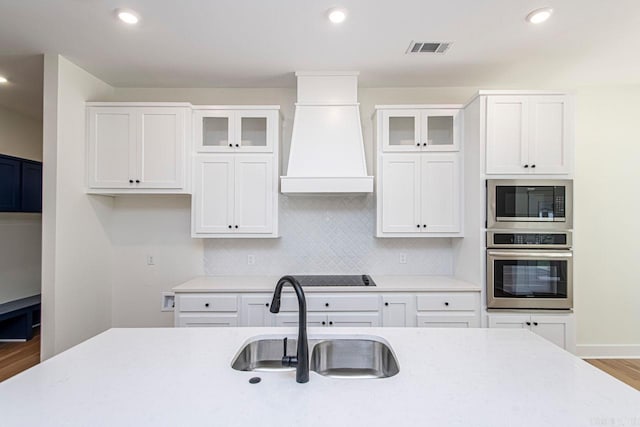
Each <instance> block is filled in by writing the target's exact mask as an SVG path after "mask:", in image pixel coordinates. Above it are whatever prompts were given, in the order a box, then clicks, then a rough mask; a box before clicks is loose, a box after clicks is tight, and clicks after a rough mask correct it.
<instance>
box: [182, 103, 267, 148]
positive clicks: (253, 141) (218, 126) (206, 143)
mask: <svg viewBox="0 0 640 427" xmlns="http://www.w3.org/2000/svg"><path fill="white" fill-rule="evenodd" d="M193 120H194V124H193V129H194V138H195V145H196V151H198V152H217V153H238V152H239V153H241V152H247V153H271V152H273V147H274V144H275V143H276V142H277V138H278V132H277V126H278V110H277V107H270V106H256V107H251V108H249V107H241V108H238V107H231V106H220V107H217V106H216V107H197V108H195V109H194V113H193Z"/></svg>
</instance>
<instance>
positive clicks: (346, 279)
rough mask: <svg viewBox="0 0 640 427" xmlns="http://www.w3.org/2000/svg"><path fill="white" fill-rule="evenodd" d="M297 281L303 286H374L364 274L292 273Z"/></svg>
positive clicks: (371, 280) (370, 279)
mask: <svg viewBox="0 0 640 427" xmlns="http://www.w3.org/2000/svg"><path fill="white" fill-rule="evenodd" d="M293 277H295V278H296V279H297V280H298V282H300V284H301V285H302V286H303V287H304V286H375V285H376V283H375V282H374V281H373V279H372V278H371V277H369V276H368V275H366V274H360V275H350V276H331V275H326V276H325V275H317V276H298V275H294V276H293Z"/></svg>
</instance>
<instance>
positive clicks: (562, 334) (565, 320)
mask: <svg viewBox="0 0 640 427" xmlns="http://www.w3.org/2000/svg"><path fill="white" fill-rule="evenodd" d="M572 322H573V318H572V317H571V315H565V316H552V315H532V316H531V331H533V332H535V333H536V334H538V335H540V336H541V337H543V338H545V339H546V340H549V341H551V342H552V343H554V344H556V345H557V346H559V347H561V348H564V349H566V350H568V351H570V352H575V344H574V343H573V338H572V337H573V335H574V334H573V328H572V326H573V323H572Z"/></svg>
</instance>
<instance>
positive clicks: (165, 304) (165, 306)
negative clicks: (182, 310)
mask: <svg viewBox="0 0 640 427" xmlns="http://www.w3.org/2000/svg"><path fill="white" fill-rule="evenodd" d="M175 304H176V296H175V294H174V293H173V292H162V306H161V307H160V310H161V311H173V310H174V307H175Z"/></svg>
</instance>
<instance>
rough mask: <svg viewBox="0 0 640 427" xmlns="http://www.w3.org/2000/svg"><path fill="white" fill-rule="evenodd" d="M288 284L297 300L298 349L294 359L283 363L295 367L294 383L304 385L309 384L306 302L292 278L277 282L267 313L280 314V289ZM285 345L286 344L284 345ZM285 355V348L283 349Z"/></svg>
mask: <svg viewBox="0 0 640 427" xmlns="http://www.w3.org/2000/svg"><path fill="white" fill-rule="evenodd" d="M287 283H288V284H290V285H291V286H292V287H293V290H294V291H295V292H296V297H297V298H298V349H297V354H296V357H295V359H294V358H291V357H289V358H287V360H286V361H285V360H284V358H283V363H287V365H289V366H294V365H295V367H296V382H299V383H306V382H309V343H308V341H307V300H306V299H305V297H304V292H303V291H302V286H301V285H300V283H299V282H298V280H296V278H295V277H293V276H284V277H282V278H280V280H278V284H277V285H276V288H275V290H274V291H273V301H272V302H271V307H270V308H269V311H271V313H278V312H280V296H281V294H282V287H283V286H284V285H285V284H287ZM285 345H286V344H285ZM285 354H286V347H285Z"/></svg>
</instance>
